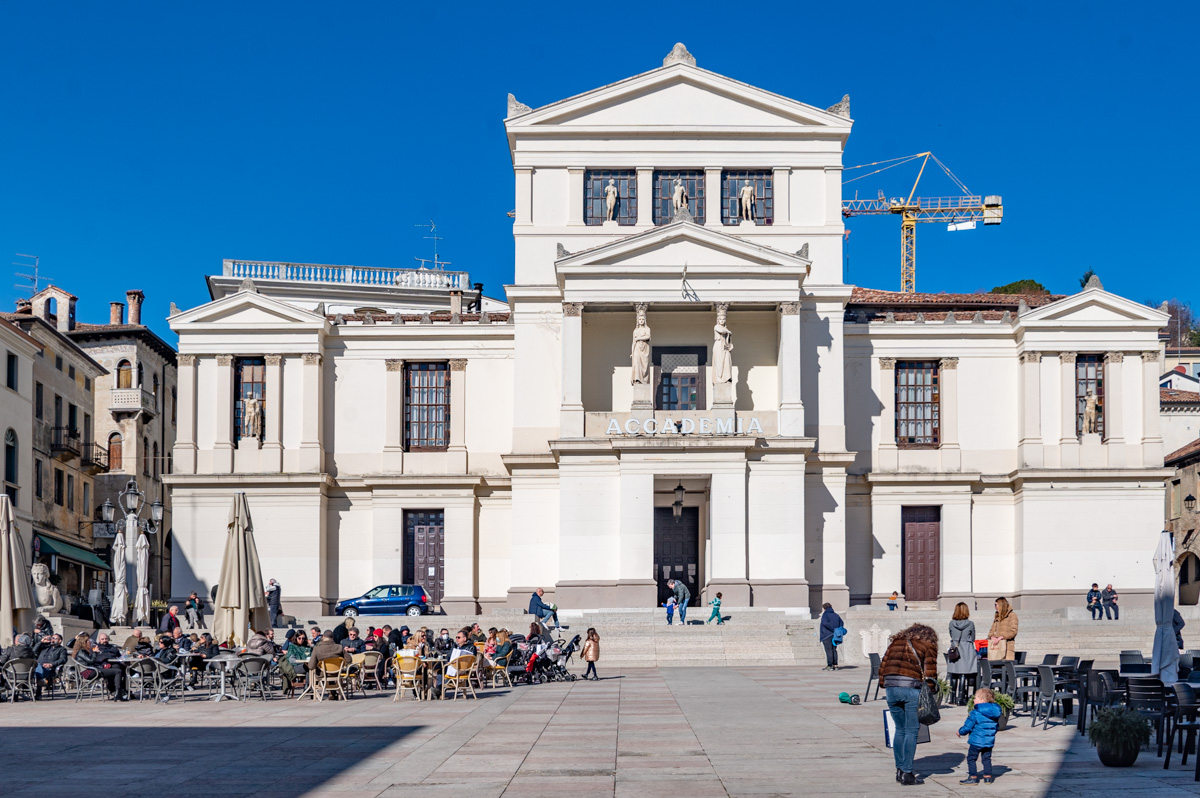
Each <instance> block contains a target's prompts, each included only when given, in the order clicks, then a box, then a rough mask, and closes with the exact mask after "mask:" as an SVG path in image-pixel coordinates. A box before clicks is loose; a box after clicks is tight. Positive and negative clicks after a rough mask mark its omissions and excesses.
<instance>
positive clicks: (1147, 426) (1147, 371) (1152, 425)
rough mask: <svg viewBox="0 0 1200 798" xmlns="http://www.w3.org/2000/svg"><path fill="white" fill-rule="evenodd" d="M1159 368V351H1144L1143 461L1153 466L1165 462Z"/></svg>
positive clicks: (1155, 466)
mask: <svg viewBox="0 0 1200 798" xmlns="http://www.w3.org/2000/svg"><path fill="white" fill-rule="evenodd" d="M1158 368H1159V366H1158V352H1142V391H1143V393H1142V462H1143V464H1144V465H1146V466H1148V467H1151V468H1162V464H1163V439H1162V433H1161V432H1160V428H1159V417H1158V414H1159V392H1158V377H1159V372H1158Z"/></svg>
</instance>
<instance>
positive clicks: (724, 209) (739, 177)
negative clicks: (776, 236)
mask: <svg viewBox="0 0 1200 798" xmlns="http://www.w3.org/2000/svg"><path fill="white" fill-rule="evenodd" d="M744 180H753V181H754V194H755V203H754V224H755V226H758V227H770V226H772V225H774V224H775V172H774V170H771V169H723V170H722V171H721V224H722V225H725V226H729V227H736V226H737V225H739V224H741V214H739V213H738V207H737V196H738V189H737V188H735V186H738V185H740V184H741V183H742V181H744ZM731 181H732V182H731ZM760 181H761V182H760ZM760 207H761V208H762V211H761V212H760V211H759V208H760Z"/></svg>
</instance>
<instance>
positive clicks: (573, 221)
mask: <svg viewBox="0 0 1200 798" xmlns="http://www.w3.org/2000/svg"><path fill="white" fill-rule="evenodd" d="M583 173H584V168H583V167H582V166H571V167H568V168H567V192H568V199H567V224H568V225H582V224H583Z"/></svg>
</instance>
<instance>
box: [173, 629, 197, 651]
mask: <svg viewBox="0 0 1200 798" xmlns="http://www.w3.org/2000/svg"><path fill="white" fill-rule="evenodd" d="M171 643H172V644H173V645H174V646H175V648H176V649H178V650H179V651H191V650H192V638H190V637H188V636H187V635H185V634H184V633H183V630H182V629H180V628H178V627H176V628H175V629H173V630H171Z"/></svg>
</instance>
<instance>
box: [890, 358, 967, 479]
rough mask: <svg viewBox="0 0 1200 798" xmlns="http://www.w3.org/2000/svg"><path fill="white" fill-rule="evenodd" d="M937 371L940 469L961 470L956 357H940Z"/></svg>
mask: <svg viewBox="0 0 1200 798" xmlns="http://www.w3.org/2000/svg"><path fill="white" fill-rule="evenodd" d="M938 372H939V376H940V378H941V388H942V397H941V398H942V407H941V414H942V417H941V429H940V433H941V439H942V445H941V454H942V470H943V471H961V470H962V450H961V449H959V446H958V358H956V357H944V358H942V361H941V364H940V368H939V369H938ZM894 373H895V372H893V374H894Z"/></svg>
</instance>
